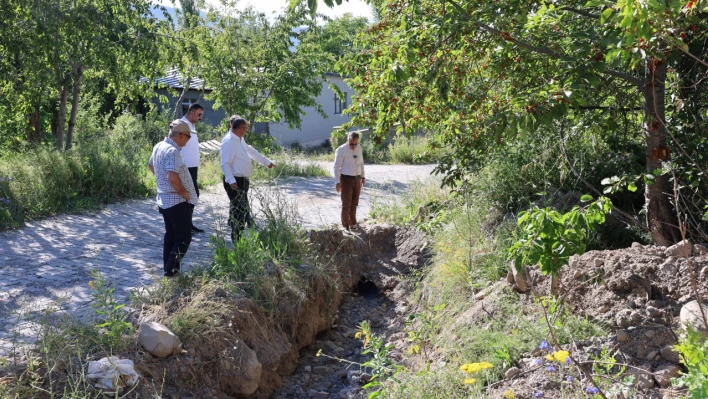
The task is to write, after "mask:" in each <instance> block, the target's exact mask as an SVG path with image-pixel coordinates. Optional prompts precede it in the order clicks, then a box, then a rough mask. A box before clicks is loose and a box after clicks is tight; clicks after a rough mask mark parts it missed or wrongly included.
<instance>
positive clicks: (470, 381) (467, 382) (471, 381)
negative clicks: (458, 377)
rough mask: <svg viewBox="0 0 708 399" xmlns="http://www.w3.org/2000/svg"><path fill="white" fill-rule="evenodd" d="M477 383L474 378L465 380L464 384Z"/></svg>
mask: <svg viewBox="0 0 708 399" xmlns="http://www.w3.org/2000/svg"><path fill="white" fill-rule="evenodd" d="M475 381H477V379H476V378H465V384H467V385H469V384H474V382H475Z"/></svg>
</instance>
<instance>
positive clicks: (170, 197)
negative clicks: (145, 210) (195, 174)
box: [149, 137, 198, 209]
mask: <svg viewBox="0 0 708 399" xmlns="http://www.w3.org/2000/svg"><path fill="white" fill-rule="evenodd" d="M149 164H150V165H152V167H153V168H155V178H156V179H157V206H159V207H160V208H162V209H167V208H170V207H173V206H175V205H177V204H180V203H182V202H186V201H187V199H186V198H184V197H183V196H181V195H179V194H177V191H175V189H174V187H172V184H170V180H169V179H168V178H167V172H177V174H178V175H179V179H180V180H181V181H182V185H184V188H185V189H186V190H187V192H188V193H189V203H190V204H192V205H197V200H198V199H197V191H196V190H195V189H194V183H192V176H191V175H190V174H189V169H187V165H186V164H185V163H184V160H183V159H182V155H181V154H180V148H179V146H178V145H177V143H175V142H174V140H172V139H171V138H169V137H165V140H164V141H161V142H159V143H157V144H155V147H154V148H153V149H152V155H151V156H150V162H149Z"/></svg>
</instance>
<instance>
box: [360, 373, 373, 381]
mask: <svg viewBox="0 0 708 399" xmlns="http://www.w3.org/2000/svg"><path fill="white" fill-rule="evenodd" d="M369 381H371V374H369V373H361V383H362V384H366V383H368V382H369Z"/></svg>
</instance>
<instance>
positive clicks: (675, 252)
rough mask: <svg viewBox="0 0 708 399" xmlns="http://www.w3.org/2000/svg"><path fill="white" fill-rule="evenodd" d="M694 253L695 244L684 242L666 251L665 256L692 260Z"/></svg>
mask: <svg viewBox="0 0 708 399" xmlns="http://www.w3.org/2000/svg"><path fill="white" fill-rule="evenodd" d="M692 252H693V244H691V242H690V241H688V240H683V241H681V242H679V243H676V244H674V245H672V246H670V247H668V248H666V251H664V255H666V256H675V257H677V258H690V257H691V253H692Z"/></svg>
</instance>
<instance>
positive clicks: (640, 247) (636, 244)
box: [632, 242, 644, 250]
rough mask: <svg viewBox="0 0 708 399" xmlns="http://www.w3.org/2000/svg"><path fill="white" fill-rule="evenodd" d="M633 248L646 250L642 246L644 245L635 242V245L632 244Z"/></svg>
mask: <svg viewBox="0 0 708 399" xmlns="http://www.w3.org/2000/svg"><path fill="white" fill-rule="evenodd" d="M632 248H633V249H639V250H642V249H644V245H642V244H640V243H638V242H633V243H632Z"/></svg>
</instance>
